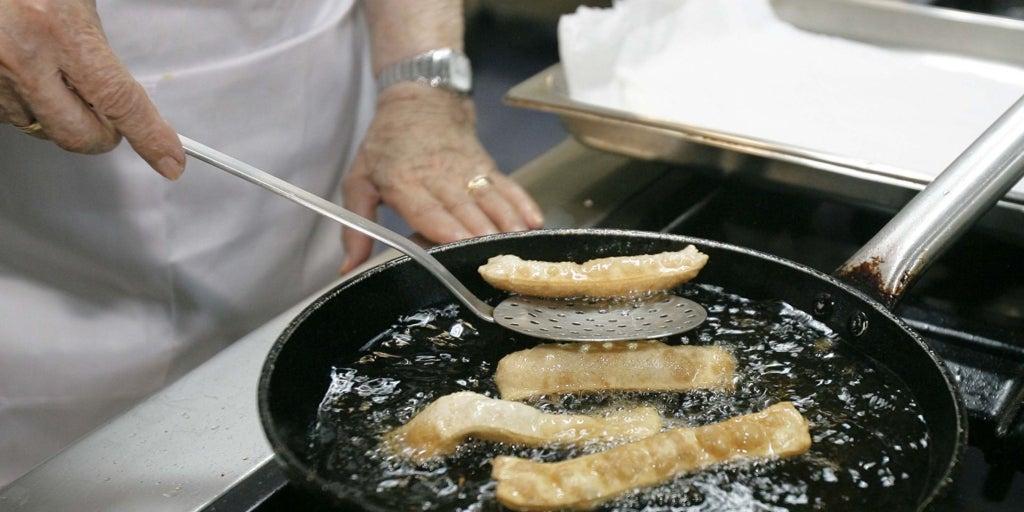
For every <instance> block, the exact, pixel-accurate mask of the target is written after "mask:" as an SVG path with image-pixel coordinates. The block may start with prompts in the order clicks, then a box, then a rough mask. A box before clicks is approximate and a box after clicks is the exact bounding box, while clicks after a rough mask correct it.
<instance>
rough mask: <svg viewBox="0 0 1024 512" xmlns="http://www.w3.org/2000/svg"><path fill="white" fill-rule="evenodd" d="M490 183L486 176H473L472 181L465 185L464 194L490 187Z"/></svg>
mask: <svg viewBox="0 0 1024 512" xmlns="http://www.w3.org/2000/svg"><path fill="white" fill-rule="evenodd" d="M491 183H492V182H491V179H490V178H488V177H487V176H484V175H483V174H481V175H479V176H474V177H473V179H471V180H469V182H468V183H466V192H469V193H470V194H472V193H473V192H476V191H477V190H480V189H482V188H487V187H489V186H491Z"/></svg>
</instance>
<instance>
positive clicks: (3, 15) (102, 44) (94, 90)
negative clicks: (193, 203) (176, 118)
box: [0, 0, 185, 179]
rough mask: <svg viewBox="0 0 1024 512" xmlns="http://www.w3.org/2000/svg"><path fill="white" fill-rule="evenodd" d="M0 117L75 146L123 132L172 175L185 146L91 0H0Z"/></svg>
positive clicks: (108, 145) (104, 143)
mask: <svg viewBox="0 0 1024 512" xmlns="http://www.w3.org/2000/svg"><path fill="white" fill-rule="evenodd" d="M0 123H10V124H12V125H14V126H15V127H18V128H19V129H21V130H22V131H24V132H26V133H29V134H30V135H33V136H36V137H39V138H46V139H50V140H51V141H53V142H54V143H56V144H57V145H58V146H60V147H62V148H64V149H66V150H69V151H74V152H78V153H102V152H106V151H110V150H111V149H113V148H114V147H115V146H117V144H118V143H119V142H120V140H121V137H122V136H123V137H124V138H125V139H127V140H128V142H129V143H130V144H131V146H132V148H134V149H135V151H136V152H137V153H138V154H139V155H140V156H142V158H143V159H145V160H146V162H147V163H149V165H150V166H151V167H153V169H155V170H156V171H157V172H159V173H160V174H162V175H164V176H165V177H167V178H170V179H176V178H177V177H178V176H180V175H181V173H182V171H183V170H184V168H185V153H184V150H183V149H182V147H181V143H180V142H179V141H178V137H177V135H176V133H175V131H174V129H172V128H171V126H170V125H169V124H168V123H167V122H166V121H164V119H163V118H162V117H161V116H160V113H159V112H157V109H156V107H155V106H154V105H153V103H152V102H151V101H150V100H149V97H148V96H147V95H146V92H145V90H144V89H143V88H142V85H140V84H139V83H138V82H136V81H135V79H134V78H132V76H131V75H130V74H129V73H128V71H127V70H126V69H125V68H124V66H123V65H122V64H121V62H120V60H119V59H118V58H117V56H116V55H114V52H113V50H111V48H110V46H109V45H108V44H107V40H106V37H105V36H104V34H103V29H102V28H101V26H100V19H99V15H98V14H97V12H96V3H95V1H92V0H0Z"/></svg>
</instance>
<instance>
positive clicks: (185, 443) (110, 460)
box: [0, 140, 662, 512]
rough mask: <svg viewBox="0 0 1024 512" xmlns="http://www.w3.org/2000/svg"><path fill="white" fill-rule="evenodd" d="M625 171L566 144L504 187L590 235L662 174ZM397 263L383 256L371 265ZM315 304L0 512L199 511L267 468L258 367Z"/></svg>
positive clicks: (27, 484)
mask: <svg viewBox="0 0 1024 512" xmlns="http://www.w3.org/2000/svg"><path fill="white" fill-rule="evenodd" d="M626 162H627V160H626V159H625V158H624V157H618V156H612V155H608V154H604V153H600V152H597V151H595V150H591V149H586V148H584V147H583V146H581V145H579V144H578V143H576V142H573V141H572V140H567V141H565V142H563V143H561V144H560V145H558V146H556V147H555V148H553V149H552V150H550V151H549V152H547V153H545V154H544V155H542V156H541V157H539V158H538V159H536V160H534V161H533V162H531V163H530V164H528V165H526V166H524V167H523V168H522V169H519V170H517V171H516V172H514V173H512V177H513V178H514V179H516V180H517V181H518V182H520V183H521V184H523V185H524V186H525V187H526V189H527V190H529V191H530V192H531V193H532V194H533V195H534V197H535V198H536V199H537V201H538V202H539V203H540V204H541V206H542V208H543V209H544V210H545V214H546V216H547V220H548V225H547V227H550V228H555V227H590V226H593V225H594V224H595V223H597V222H598V221H600V220H601V218H602V217H603V216H604V215H605V213H607V211H608V210H609V209H610V208H612V207H613V206H614V205H615V204H616V203H617V202H618V200H619V199H621V198H622V197H625V196H628V195H629V194H631V193H632V192H634V191H635V190H637V189H639V188H640V187H642V186H644V185H645V184H647V183H649V182H650V181H651V180H653V179H654V178H655V177H657V176H658V174H659V173H660V172H662V170H661V168H660V167H658V166H651V167H650V168H647V167H645V166H643V165H641V166H637V165H636V164H634V165H632V166H630V168H629V169H626V166H625V164H626ZM623 173H628V176H625V177H624V176H623ZM396 256H399V254H397V253H396V252H394V251H385V252H383V253H381V254H379V255H378V256H376V257H375V258H374V259H373V260H372V261H371V262H370V264H371V265H372V264H379V263H383V262H384V261H387V260H388V259H391V258H393V257H396ZM339 282H340V281H339ZM334 284H337V283H334ZM334 284H332V286H333V285H334ZM325 290H326V289H325ZM318 295H320V294H319V293H318V294H314V295H313V296H311V297H309V298H308V299H307V300H305V301H303V302H302V303H300V304H297V305H295V306H294V307H293V308H291V309H289V310H288V311H286V312H284V313H282V314H281V315H280V316H278V317H276V318H274V319H271V320H270V321H269V322H267V323H266V324H264V325H263V326H262V327H260V328H258V329H256V330H255V331H253V332H252V333H250V334H249V335H247V336H245V337H244V338H242V339H240V340H238V341H237V342H236V343H234V344H233V345H231V346H230V347H228V348H227V349H225V350H224V351H222V352H221V353H219V354H217V355H216V356H214V357H213V358H211V359H210V360H209V361H207V362H206V363H205V364H203V365H201V366H199V367H198V368H196V369H195V370H193V371H192V372H190V373H188V374H187V375H185V376H184V377H182V378H181V379H179V380H178V381H177V382H175V383H173V384H172V385H170V386H168V387H167V388H165V389H164V390H162V391H160V392H158V393H156V394H155V395H153V396H152V397H150V398H149V399H148V400H146V401H144V402H142V403H140V404H139V405H137V406H136V407H134V408H133V409H130V410H129V411H127V412H125V413H124V414H123V415H121V416H120V417H118V418H116V419H114V420H113V421H111V422H109V423H108V424H106V425H104V426H102V427H100V428H99V429H97V430H96V431H94V432H93V433H92V434H90V435H88V436H86V437H85V438H83V439H81V440H80V441H79V442H77V443H76V444H74V445H72V446H71V447H69V448H68V449H66V450H64V451H63V452H62V453H60V454H58V455H57V456H56V457H54V458H53V459H51V460H49V461H48V462H46V463H44V464H42V465H41V466H39V467H37V468H36V469H35V470H33V471H31V472H30V473H28V474H27V475H25V476H23V477H22V478H20V479H19V480H17V481H15V482H13V483H12V484H10V485H8V486H7V487H5V488H3V489H0V511H47V512H51V511H64V510H67V511H76V512H91V511H104V512H111V511H121V510H124V511H139V510H145V511H165V510H166V511H196V510H201V509H203V508H204V507H205V506H206V505H207V504H209V503H210V502H212V501H213V500H215V499H216V498H217V497H218V496H220V495H221V494H223V493H224V492H225V491H227V490H228V489H230V488H231V487H232V486H233V485H235V484H236V483H238V482H240V481H242V480H243V479H245V478H246V477H247V476H248V475H250V474H251V473H253V472H254V471H256V470H257V469H258V468H260V467H261V466H262V465H263V464H266V463H268V462H270V460H271V457H272V455H273V454H272V451H271V448H270V446H269V445H268V444H267V441H266V439H265V438H264V436H263V430H262V427H261V426H260V423H259V417H258V414H257V409H256V385H257V381H258V379H259V374H260V370H261V367H262V364H263V359H264V357H265V355H266V353H267V351H268V350H269V348H270V346H271V345H272V344H273V342H274V340H276V338H277V337H278V335H279V334H280V333H281V331H282V330H283V329H284V328H285V327H286V326H287V325H288V323H289V322H290V321H291V319H292V318H293V317H295V316H296V315H297V314H298V313H299V312H300V311H301V310H302V309H303V308H304V307H305V306H306V304H307V303H308V302H310V301H311V300H313V298H315V297H316V296H318Z"/></svg>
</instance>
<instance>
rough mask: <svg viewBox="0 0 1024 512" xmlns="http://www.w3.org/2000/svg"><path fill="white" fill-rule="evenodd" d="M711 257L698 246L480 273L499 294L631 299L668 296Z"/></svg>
mask: <svg viewBox="0 0 1024 512" xmlns="http://www.w3.org/2000/svg"><path fill="white" fill-rule="evenodd" d="M707 261H708V256H707V254H704V253H702V252H700V251H698V250H697V248H696V247H694V246H692V245H688V246H686V248H685V249H683V250H681V251H676V252H663V253H659V254H642V255H638V256H617V257H612V258H599V259H594V260H590V261H587V262H584V263H574V262H571V261H562V262H549V261H534V260H523V259H521V258H519V257H518V256H514V255H509V254H503V255H499V256H494V257H492V258H490V259H489V260H487V263H486V264H484V265H482V266H480V267H479V269H478V271H479V273H480V275H481V276H482V277H483V278H484V280H485V281H487V282H488V283H490V284H491V286H493V287H495V288H498V289H499V290H505V291H508V292H512V293H518V294H521V295H530V296H534V297H547V298H569V297H592V298H613V297H630V296H635V295H639V294H644V293H647V292H654V291H659V290H667V289H669V288H672V287H673V286H676V285H679V284H682V283H685V282H687V281H689V280H691V279H693V278H694V277H696V276H697V273H698V272H700V269H702V268H704V265H705V264H706V263H707Z"/></svg>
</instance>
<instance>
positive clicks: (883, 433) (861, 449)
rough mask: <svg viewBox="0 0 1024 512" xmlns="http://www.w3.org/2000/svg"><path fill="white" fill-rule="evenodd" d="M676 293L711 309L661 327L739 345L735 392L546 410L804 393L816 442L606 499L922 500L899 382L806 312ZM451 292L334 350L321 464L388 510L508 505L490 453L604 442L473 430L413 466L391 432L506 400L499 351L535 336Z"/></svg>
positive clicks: (676, 503)
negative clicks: (446, 399) (351, 349)
mask: <svg viewBox="0 0 1024 512" xmlns="http://www.w3.org/2000/svg"><path fill="white" fill-rule="evenodd" d="M680 293H682V294H684V295H686V296H687V298H690V299H692V300H695V301H697V302H698V303H700V304H703V305H705V307H706V308H707V309H708V319H707V321H706V322H705V323H704V324H703V325H701V326H700V327H699V328H697V329H695V330H693V331H690V332H689V333H686V334H684V335H681V336H675V337H671V338H667V339H664V340H662V341H663V342H665V343H668V344H691V345H717V346H720V347H723V348H725V349H727V350H729V351H730V352H731V353H732V354H733V356H734V357H735V358H736V362H737V378H736V388H735V390H733V391H728V392H725V391H707V390H703V391H687V392H679V393H638V392H629V393H626V392H613V393H601V394H570V395H551V396H542V397H538V398H535V399H531V400H529V401H527V403H529V404H530V405H533V406H535V407H538V408H539V409H541V410H543V411H545V412H551V413H562V412H571V413H577V414H604V413H606V412H608V411H609V410H620V409H627V408H632V407H635V406H637V405H651V406H654V407H656V408H657V409H658V410H659V411H660V412H661V414H662V415H663V416H664V417H665V418H666V428H671V427H694V426H700V425H705V424H708V423H714V422H719V421H724V420H726V419H728V418H730V417H733V416H738V415H742V414H748V413H751V412H755V411H760V410H762V409H764V408H766V407H768V406H769V405H772V404H774V403H777V402H780V401H787V400H788V401H792V402H793V403H794V404H795V405H796V407H797V409H799V410H800V412H801V414H803V415H804V417H805V418H807V420H808V421H809V423H810V432H811V438H812V440H813V444H812V446H811V449H810V451H808V452H807V453H805V454H803V455H801V456H798V457H795V458H793V459H788V460H758V461H751V460H741V461H734V462H729V463H725V464H720V465H717V466H713V467H711V468H708V469H705V470H701V471H696V472H693V473H690V474H686V475H681V476H679V477H677V478H675V479H673V480H671V481H669V482H666V483H665V484H662V485H659V486H656V487H652V488H649V489H641V490H637V491H635V492H632V493H630V494H627V495H625V496H622V497H619V498H618V499H616V500H613V501H610V502H609V503H607V504H606V506H605V507H603V508H602V509H600V510H608V511H612V510H643V511H649V512H654V511H670V510H671V511H712V510H757V511H775V510H865V509H870V508H871V507H880V506H886V507H891V508H893V509H894V510H902V509H905V508H908V507H909V508H912V505H913V503H914V500H915V499H916V497H917V496H919V495H920V493H921V491H922V485H924V481H925V479H926V476H927V469H928V463H929V461H928V450H927V446H928V442H929V438H928V433H927V432H928V431H927V427H926V425H925V424H924V420H923V418H922V415H921V413H920V411H919V408H918V406H917V404H916V403H915V401H914V399H913V397H912V396H910V393H909V392H908V391H906V389H905V386H904V385H902V383H901V382H900V381H899V379H898V378H897V377H896V376H895V375H894V374H892V373H891V372H889V371H888V370H886V369H884V368H883V367H881V366H880V365H878V364H876V363H875V362H873V361H872V360H870V359H868V358H866V357H865V356H864V355H863V354H861V353H859V352H857V351H856V350H855V349H852V348H850V347H849V346H848V344H846V343H843V342H842V340H841V339H840V338H839V337H838V336H837V335H836V334H835V333H833V332H831V331H830V330H828V328H827V327H825V326H824V325H821V324H819V323H817V322H815V321H814V320H813V319H812V318H811V317H810V316H809V315H807V314H806V313H803V312H801V311H798V310H795V309H793V308H791V307H790V306H788V305H786V304H785V303H781V302H777V301H750V300H746V299H743V298H741V297H737V296H735V295H731V294H727V293H725V292H723V291H722V290H720V289H718V288H715V287H711V286H700V285H686V286H685V287H684V288H683V289H682V290H680ZM481 324H482V322H480V321H478V320H477V319H476V318H475V317H473V316H472V315H471V314H466V313H461V312H460V311H459V309H458V307H457V306H455V305H446V306H440V307H438V308H434V309H429V310H424V311H419V312H416V313H415V314H413V315H411V316H408V317H404V318H401V319H396V321H395V324H394V326H393V327H392V328H391V329H389V330H388V331H386V332H384V333H381V334H380V335H379V336H377V337H376V338H375V339H374V340H371V341H370V342H368V343H367V344H366V345H365V346H364V347H363V349H362V351H360V352H359V353H358V354H355V355H353V357H352V359H351V360H345V361H337V362H336V364H335V368H334V370H333V374H332V384H331V386H330V388H329V389H328V390H325V395H324V399H323V402H322V404H321V406H320V410H319V413H318V420H317V422H316V424H315V425H313V426H312V428H311V432H310V443H311V447H312V448H313V450H312V453H313V454H314V456H315V457H316V460H315V461H313V466H315V467H317V468H319V470H320V471H322V472H323V474H324V476H326V477H329V478H332V479H334V480H338V481H342V482H345V483H346V485H350V486H351V488H352V491H353V498H354V499H355V500H357V501H361V502H363V503H370V504H373V506H375V508H379V509H381V510H412V509H415V510H462V511H492V510H493V511H497V510H503V509H502V507H501V506H500V505H499V504H498V503H497V502H496V500H495V498H494V489H495V486H496V483H495V482H494V481H493V480H492V479H491V478H490V471H491V467H490V459H491V458H492V457H493V456H495V455H498V454H507V455H516V456H520V457H529V458H532V459H535V460H540V461H549V462H552V461H559V460H565V459H567V458H571V457H576V456H579V455H582V454H586V453H594V452H599V451H602V450H604V449H606V448H608V446H606V445H599V444H593V445H588V446H584V447H581V448H566V447H547V448H526V447H520V446H509V445H503V444H499V443H491V442H484V441H476V440H469V441H467V442H466V443H465V444H464V445H463V446H462V447H460V449H459V451H458V452H457V453H456V454H455V455H454V456H452V457H449V458H448V459H446V460H444V461H439V462H437V463H435V464H432V465H428V466H416V465H413V464H410V463H407V462H405V461H403V460H402V459H401V458H399V457H396V456H394V455H393V454H391V453H389V452H388V451H387V450H385V449H383V448H382V447H381V445H380V442H379V440H380V438H381V436H382V435H383V434H384V433H385V432H387V431H388V430H390V429H392V428H395V427H397V426H399V425H402V424H404V423H405V422H407V421H409V419H410V418H412V417H413V416H414V415H415V414H416V413H417V412H419V411H420V410H422V409H423V408H424V407H426V406H427V405H429V404H430V403H431V402H433V401H434V400H435V399H437V398H439V397H441V396H443V395H445V394H448V393H453V392H456V391H467V390H468V391H475V392H478V393H484V394H487V395H488V396H492V397H498V396H499V394H498V391H497V388H496V387H495V384H494V380H493V377H492V376H493V373H494V369H495V367H496V366H497V363H498V361H499V360H500V358H501V357H502V356H504V355H506V354H508V353H511V352H514V351H516V350H523V349H527V348H530V347H532V346H534V345H536V344H538V343H540V341H539V340H536V339H533V338H526V337H522V336H517V335H515V334H513V333H510V332H508V331H505V330H503V329H501V328H499V327H495V326H493V325H491V324H483V325H481Z"/></svg>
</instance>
